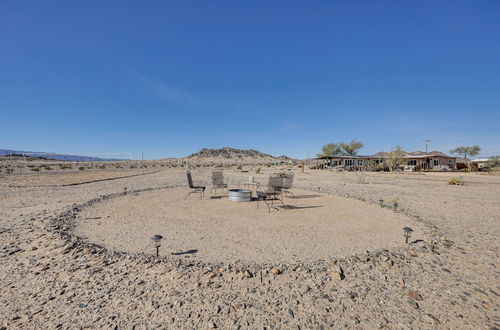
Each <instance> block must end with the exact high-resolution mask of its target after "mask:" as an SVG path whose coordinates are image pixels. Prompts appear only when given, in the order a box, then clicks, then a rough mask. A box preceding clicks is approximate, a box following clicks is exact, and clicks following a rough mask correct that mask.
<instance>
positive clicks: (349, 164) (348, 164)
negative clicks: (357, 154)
mask: <svg viewBox="0 0 500 330" xmlns="http://www.w3.org/2000/svg"><path fill="white" fill-rule="evenodd" d="M352 164H353V163H352V159H346V160H345V165H346V166H352Z"/></svg>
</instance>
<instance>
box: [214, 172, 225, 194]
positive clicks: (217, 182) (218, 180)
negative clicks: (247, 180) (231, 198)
mask: <svg viewBox="0 0 500 330" xmlns="http://www.w3.org/2000/svg"><path fill="white" fill-rule="evenodd" d="M217 188H219V189H226V190H227V189H228V188H227V183H224V175H223V174H222V171H213V172H212V188H210V193H212V190H215V194H217Z"/></svg>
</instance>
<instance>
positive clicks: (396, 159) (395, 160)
mask: <svg viewBox="0 0 500 330" xmlns="http://www.w3.org/2000/svg"><path fill="white" fill-rule="evenodd" d="M405 156H406V151H404V150H403V148H401V146H396V148H394V150H391V151H389V152H388V153H387V159H386V163H387V167H389V170H390V171H391V172H392V171H394V170H395V169H397V168H398V167H399V166H401V165H403V164H404V163H405V161H406V158H405Z"/></svg>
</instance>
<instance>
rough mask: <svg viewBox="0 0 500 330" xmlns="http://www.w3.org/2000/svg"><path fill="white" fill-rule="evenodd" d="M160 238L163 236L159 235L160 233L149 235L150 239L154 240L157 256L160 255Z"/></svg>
mask: <svg viewBox="0 0 500 330" xmlns="http://www.w3.org/2000/svg"><path fill="white" fill-rule="evenodd" d="M162 238H163V236H161V235H154V236H153V237H151V240H152V241H153V242H154V244H155V247H156V256H157V257H159V256H160V253H159V249H160V246H161V240H162Z"/></svg>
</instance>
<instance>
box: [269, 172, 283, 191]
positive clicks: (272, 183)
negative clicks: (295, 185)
mask: <svg viewBox="0 0 500 330" xmlns="http://www.w3.org/2000/svg"><path fill="white" fill-rule="evenodd" d="M267 188H268V190H269V191H270V192H279V191H281V189H283V178H282V177H280V176H275V175H270V176H269V181H268V183H267Z"/></svg>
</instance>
